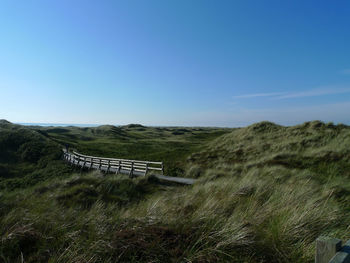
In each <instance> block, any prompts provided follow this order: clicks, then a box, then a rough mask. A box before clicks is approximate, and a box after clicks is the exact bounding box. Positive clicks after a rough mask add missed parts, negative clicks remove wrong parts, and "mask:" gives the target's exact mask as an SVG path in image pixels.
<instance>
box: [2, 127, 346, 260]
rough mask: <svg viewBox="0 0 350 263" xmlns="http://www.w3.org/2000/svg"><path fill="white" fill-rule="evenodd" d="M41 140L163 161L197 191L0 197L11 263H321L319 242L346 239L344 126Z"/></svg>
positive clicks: (32, 191)
mask: <svg viewBox="0 0 350 263" xmlns="http://www.w3.org/2000/svg"><path fill="white" fill-rule="evenodd" d="M5 125H10V124H5ZM10 126H11V125H10ZM17 128H20V127H17ZM17 128H16V129H17ZM140 129H142V130H140ZM35 130H39V131H37V132H36V133H35V134H40V135H42V136H43V137H44V138H45V145H46V143H47V145H51V143H53V144H55V143H54V141H55V142H61V143H63V142H64V141H65V140H68V141H69V143H70V144H71V145H72V146H74V147H76V148H77V149H79V150H80V151H82V152H84V153H85V152H86V153H88V154H99V153H102V154H101V155H105V154H104V152H105V153H106V154H107V155H111V156H113V157H116V156H119V155H117V154H121V155H123V154H124V156H125V157H127V158H132V157H145V158H146V159H153V158H152V156H153V157H156V156H159V157H161V156H162V154H164V155H165V156H166V157H167V158H169V159H168V161H169V162H170V160H171V159H170V158H171V157H173V158H174V162H175V163H176V164H178V165H179V166H174V167H175V168H176V167H178V168H179V169H181V170H184V172H185V175H186V176H188V177H196V178H198V180H197V182H196V184H195V185H193V186H186V187H174V186H166V185H161V184H159V182H157V180H156V179H155V178H152V177H146V178H138V179H133V180H131V179H128V178H126V177H125V176H116V175H113V176H112V175H108V176H103V175H102V174H99V173H97V172H93V173H89V174H80V175H78V174H72V175H70V176H66V177H64V178H60V177H55V178H53V177H50V179H45V181H43V182H41V183H39V184H37V185H35V186H31V187H27V188H22V189H17V190H13V191H5V190H4V191H2V194H1V195H0V204H1V206H0V218H1V221H0V233H1V240H2V241H1V244H0V258H1V260H2V261H4V262H21V260H22V258H23V259H24V261H25V262H165V261H170V262H251V263H253V262H254V263H255V262H313V257H314V240H315V239H316V238H317V237H318V236H319V235H329V236H335V237H338V238H343V239H348V238H349V237H350V234H349V232H348V223H347V222H349V219H350V218H349V217H350V216H349V215H348V211H349V210H350V206H349V200H350V192H349V190H348V189H349V187H350V172H349V171H350V169H349V168H350V167H349V166H350V147H349V146H350V127H348V126H345V125H333V124H331V123H329V124H324V123H322V122H317V121H314V122H308V123H304V124H302V125H298V126H294V127H283V126H279V125H276V124H273V123H269V122H262V123H257V124H254V125H251V126H248V127H245V128H237V129H230V130H228V129H225V130H221V129H200V128H158V127H143V126H140V125H129V126H126V127H114V126H104V127H98V128H73V127H68V128H40V129H39V128H35ZM14 131H15V130H14ZM220 134H221V136H219V135H220ZM0 135H1V133H0ZM40 138H42V137H40ZM81 138H83V139H81ZM79 145H81V146H79ZM137 145H140V148H139V149H138V150H137ZM79 147H81V148H79ZM172 147H173V148H172ZM167 148H170V149H169V150H168V151H169V152H167V150H166V149H167ZM16 149H17V150H16V151H13V150H11V149H9V151H8V153H9V154H13V153H16V156H19V149H20V147H18V148H16ZM122 149H126V150H125V152H123V150H122ZM181 149H182V150H181ZM165 153H167V154H168V155H167V154H165ZM128 154H129V155H128ZM152 154H153V155H152ZM4 156H8V155H7V154H6V155H4ZM124 156H123V157H124ZM148 156H149V157H150V158H147V157H148ZM160 159H161V158H160ZM2 160H4V159H2ZM18 160H21V159H18ZM27 162H28V163H30V161H27ZM33 163H36V162H33ZM47 166H48V167H50V162H49V164H48V165H47ZM18 178H20V177H18ZM47 178H49V177H47Z"/></svg>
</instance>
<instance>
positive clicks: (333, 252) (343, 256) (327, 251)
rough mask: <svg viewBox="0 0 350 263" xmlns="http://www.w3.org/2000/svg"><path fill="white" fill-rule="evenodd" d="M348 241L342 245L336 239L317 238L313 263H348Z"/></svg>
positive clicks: (349, 259)
mask: <svg viewBox="0 0 350 263" xmlns="http://www.w3.org/2000/svg"><path fill="white" fill-rule="evenodd" d="M349 262H350V240H348V241H347V242H346V243H345V244H344V245H342V240H340V239H338V238H330V237H319V238H318V239H317V240H316V255H315V263H349Z"/></svg>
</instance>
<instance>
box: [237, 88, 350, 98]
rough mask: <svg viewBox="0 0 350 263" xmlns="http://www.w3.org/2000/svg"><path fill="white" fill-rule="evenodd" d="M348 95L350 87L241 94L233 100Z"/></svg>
mask: <svg viewBox="0 0 350 263" xmlns="http://www.w3.org/2000/svg"><path fill="white" fill-rule="evenodd" d="M345 93H350V87H327V88H319V89H312V90H305V91H298V92H272V93H256V94H243V95H239V96H234V97H233V98H234V99H250V98H258V97H268V98H271V99H277V100H280V99H294V98H304V97H317V96H325V95H335V94H345Z"/></svg>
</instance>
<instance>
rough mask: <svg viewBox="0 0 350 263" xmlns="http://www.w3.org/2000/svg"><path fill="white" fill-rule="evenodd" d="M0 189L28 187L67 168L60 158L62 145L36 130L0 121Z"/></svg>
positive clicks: (65, 173)
mask: <svg viewBox="0 0 350 263" xmlns="http://www.w3.org/2000/svg"><path fill="white" fill-rule="evenodd" d="M0 149H1V151H0V189H7V190H11V189H14V188H18V187H28V186H31V185H34V184H36V183H38V182H40V181H43V180H46V179H48V178H54V177H57V176H64V175H67V174H69V173H70V172H71V169H69V167H67V166H66V165H64V164H63V163H62V161H61V154H62V147H61V146H60V145H59V144H57V143H55V142H53V141H52V140H50V139H48V138H46V137H45V136H43V135H42V134H40V133H39V132H37V131H35V130H32V129H28V128H26V127H23V126H20V125H14V124H11V123H10V122H8V121H4V120H2V121H1V122H0Z"/></svg>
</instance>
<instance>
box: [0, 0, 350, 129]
mask: <svg viewBox="0 0 350 263" xmlns="http://www.w3.org/2000/svg"><path fill="white" fill-rule="evenodd" d="M1 118H4V119H7V120H9V121H12V122H43V123H47V122H51V123H91V124H106V123H109V124H127V123H141V124H145V125H187V126H230V127H235V126H243V125H247V124H250V123H253V122H257V121H262V120H269V121H273V122H277V123H279V124H284V125H291V124H296V123H301V122H304V121H308V120H314V119H319V120H322V121H325V122H328V121H333V122H335V123H338V122H342V123H347V124H350V1H341V0H337V1H322V0H315V1H311V0H310V1H309V0H300V1H287V0H286V1H280V0H276V1H269V0H266V1H260V0H256V1H250V0H242V1H234V0H229V1H223V0H220V1H214V0H211V1H205V0H198V1H195V0H176V1H175V0H173V1H170V0H169V1H164V0H158V1H156V0H138V1H134V0H125V1H117V0H115V1H114V0H113V1H86V0H84V1H77V0H74V1H72V0H59V1H46V0H45V1H40V0H32V1H30V0H28V1H24V0H23V1H12V0H11V1H7V0H2V1H1V2H0V119H1Z"/></svg>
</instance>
